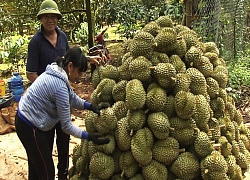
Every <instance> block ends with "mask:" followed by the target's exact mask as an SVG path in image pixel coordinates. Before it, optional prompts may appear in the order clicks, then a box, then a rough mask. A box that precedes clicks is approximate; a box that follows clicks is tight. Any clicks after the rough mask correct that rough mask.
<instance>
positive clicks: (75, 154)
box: [72, 144, 82, 165]
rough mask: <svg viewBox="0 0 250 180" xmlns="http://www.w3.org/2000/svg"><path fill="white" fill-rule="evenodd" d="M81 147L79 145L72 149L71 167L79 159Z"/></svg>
mask: <svg viewBox="0 0 250 180" xmlns="http://www.w3.org/2000/svg"><path fill="white" fill-rule="evenodd" d="M81 150H82V146H81V145H80V144H77V145H76V146H75V147H74V148H73V153H72V154H73V156H72V163H73V165H76V162H77V160H78V159H79V158H80V157H81V153H82V151H81Z"/></svg>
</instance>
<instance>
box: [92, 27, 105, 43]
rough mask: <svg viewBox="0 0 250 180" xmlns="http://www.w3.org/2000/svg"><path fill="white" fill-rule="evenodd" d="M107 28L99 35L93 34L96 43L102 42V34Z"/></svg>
mask: <svg viewBox="0 0 250 180" xmlns="http://www.w3.org/2000/svg"><path fill="white" fill-rule="evenodd" d="M107 29H108V28H106V29H104V30H103V31H102V32H101V33H100V34H99V35H97V36H95V41H97V43H100V44H101V43H104V38H103V34H104V33H105V32H106V31H107Z"/></svg>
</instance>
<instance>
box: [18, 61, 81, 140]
mask: <svg viewBox="0 0 250 180" xmlns="http://www.w3.org/2000/svg"><path fill="white" fill-rule="evenodd" d="M84 102H85V100H83V99H81V98H80V97H79V96H77V95H76V94H75V92H74V91H73V90H72V88H71V87H70V84H69V82H68V77H67V74H66V72H65V71H64V70H63V69H62V68H60V67H58V66H57V65H55V64H54V63H53V64H51V65H48V66H47V68H46V71H45V72H44V73H42V74H41V75H40V76H38V78H37V79H36V80H35V81H34V83H33V84H32V85H31V86H30V87H29V88H27V90H26V92H25V93H24V94H23V96H22V97H21V100H20V101H19V105H18V106H19V107H18V110H19V112H20V113H21V114H22V115H23V116H24V117H25V118H26V119H27V120H29V121H30V122H31V123H32V124H33V125H34V126H35V127H37V128H38V129H40V130H42V131H48V130H50V129H52V128H53V127H54V126H55V125H56V124H57V123H58V122H59V121H60V123H61V127H62V130H63V131H64V132H65V133H67V134H69V135H73V136H75V137H78V138H81V135H82V132H83V129H81V128H79V127H77V126H75V125H73V124H72V123H71V113H70V107H73V108H77V109H80V110H83V109H84Z"/></svg>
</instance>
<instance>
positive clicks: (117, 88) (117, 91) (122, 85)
mask: <svg viewBox="0 0 250 180" xmlns="http://www.w3.org/2000/svg"><path fill="white" fill-rule="evenodd" d="M127 82H128V81H127V80H121V81H119V82H117V83H116V84H115V85H114V87H113V89H112V96H113V99H114V100H115V102H117V101H125V98H126V85H127Z"/></svg>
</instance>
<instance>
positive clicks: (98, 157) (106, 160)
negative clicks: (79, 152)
mask: <svg viewBox="0 0 250 180" xmlns="http://www.w3.org/2000/svg"><path fill="white" fill-rule="evenodd" d="M89 170H90V173H91V174H93V175H94V176H96V177H98V178H100V179H108V178H110V177H111V176H112V175H113V173H114V159H113V158H112V157H111V156H108V155H106V154H104V153H101V152H97V153H95V154H93V156H92V157H91V159H90V163H89Z"/></svg>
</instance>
